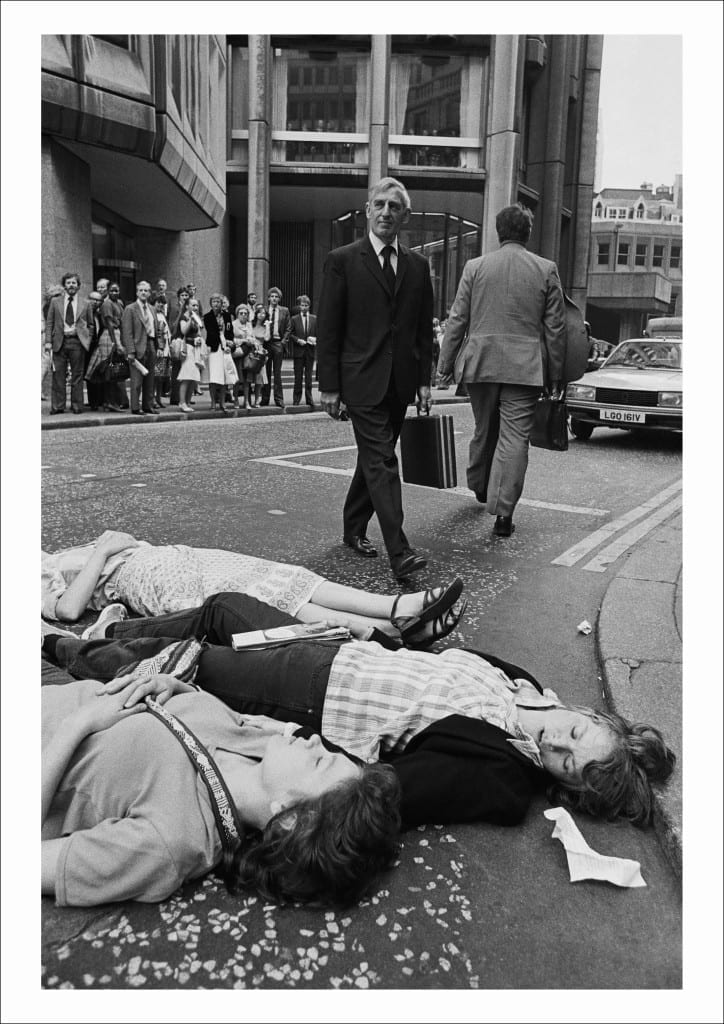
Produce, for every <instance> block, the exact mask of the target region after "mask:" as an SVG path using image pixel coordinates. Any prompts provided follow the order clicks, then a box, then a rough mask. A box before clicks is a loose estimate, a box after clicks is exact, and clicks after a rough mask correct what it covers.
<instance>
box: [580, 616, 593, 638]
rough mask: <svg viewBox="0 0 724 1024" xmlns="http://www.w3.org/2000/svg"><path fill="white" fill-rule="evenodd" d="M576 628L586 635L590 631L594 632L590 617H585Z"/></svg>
mask: <svg viewBox="0 0 724 1024" xmlns="http://www.w3.org/2000/svg"><path fill="white" fill-rule="evenodd" d="M576 629H577V630H578V632H579V633H583V635H584V636H588V635H589V633H592V632H593V626H592V625H591V623H590V622H589V621H588V619H584V620H583V622H579V623H578V625H577V626H576Z"/></svg>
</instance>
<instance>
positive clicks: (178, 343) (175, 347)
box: [169, 337, 186, 360]
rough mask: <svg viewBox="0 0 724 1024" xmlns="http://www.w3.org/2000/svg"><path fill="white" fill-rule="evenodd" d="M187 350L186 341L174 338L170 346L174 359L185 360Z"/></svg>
mask: <svg viewBox="0 0 724 1024" xmlns="http://www.w3.org/2000/svg"><path fill="white" fill-rule="evenodd" d="M185 348H186V341H185V339H184V338H181V337H179V338H173V339H172V340H171V343H170V344H169V349H170V351H171V358H172V359H176V360H178V359H183V357H184V349H185Z"/></svg>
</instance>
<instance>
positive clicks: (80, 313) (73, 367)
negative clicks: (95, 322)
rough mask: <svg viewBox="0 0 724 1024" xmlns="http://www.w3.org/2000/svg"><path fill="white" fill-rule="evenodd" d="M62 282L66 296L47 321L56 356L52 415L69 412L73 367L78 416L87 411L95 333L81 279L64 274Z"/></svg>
mask: <svg viewBox="0 0 724 1024" xmlns="http://www.w3.org/2000/svg"><path fill="white" fill-rule="evenodd" d="M60 283H61V284H62V285H63V288H64V290H65V295H58V296H57V297H56V298H54V299H53V300H52V301H51V303H50V306H49V307H48V315H47V317H46V320H45V343H46V347H49V348H50V349H51V350H52V353H53V355H52V358H53V390H52V393H51V401H50V415H51V416H54V415H56V414H57V413H59V412H65V382H66V377H67V373H68V366H69V365H70V407H71V409H72V410H73V412H74V413H79V412H82V411H83V372H84V366H85V353H86V352H87V351H88V347H89V346H90V333H91V331H90V322H89V313H88V303H87V302H86V301H85V300H84V299H81V298H80V296H79V295H78V289H79V288H80V276H79V275H78V274H76V273H75V272H72V273H67V274H63V277H62V278H61V282H60Z"/></svg>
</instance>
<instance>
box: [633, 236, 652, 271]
mask: <svg viewBox="0 0 724 1024" xmlns="http://www.w3.org/2000/svg"><path fill="white" fill-rule="evenodd" d="M648 251H649V247H648V245H646V243H645V242H637V244H636V256H635V258H634V265H635V266H637V267H645V266H646V256H647V255H648Z"/></svg>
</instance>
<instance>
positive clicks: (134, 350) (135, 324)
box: [121, 301, 158, 359]
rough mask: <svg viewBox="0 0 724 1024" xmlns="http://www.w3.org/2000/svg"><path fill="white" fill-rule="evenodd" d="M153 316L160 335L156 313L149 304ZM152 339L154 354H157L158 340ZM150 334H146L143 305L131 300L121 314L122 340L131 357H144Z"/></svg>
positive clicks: (156, 329)
mask: <svg viewBox="0 0 724 1024" xmlns="http://www.w3.org/2000/svg"><path fill="white" fill-rule="evenodd" d="M148 308H149V310H150V311H151V316H152V317H153V322H154V324H155V331H156V335H155V338H157V337H158V321H157V320H156V313H155V310H154V309H153V307H152V306H151V305H150V303H149V306H148ZM155 338H154V339H152V345H151V347H152V349H153V354H154V355H155V354H156V340H155ZM148 341H149V339H148V335H147V334H146V324H145V323H144V320H143V316H142V314H141V306H140V304H139V303H138V301H136V302H129V304H128V305H127V306H126V308H125V309H124V310H123V314H122V316H121V342H122V343H123V347H124V348H125V350H126V353H127V354H128V356H129V357H135V358H136V359H143V357H144V356H145V354H146V346H147V344H148Z"/></svg>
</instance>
